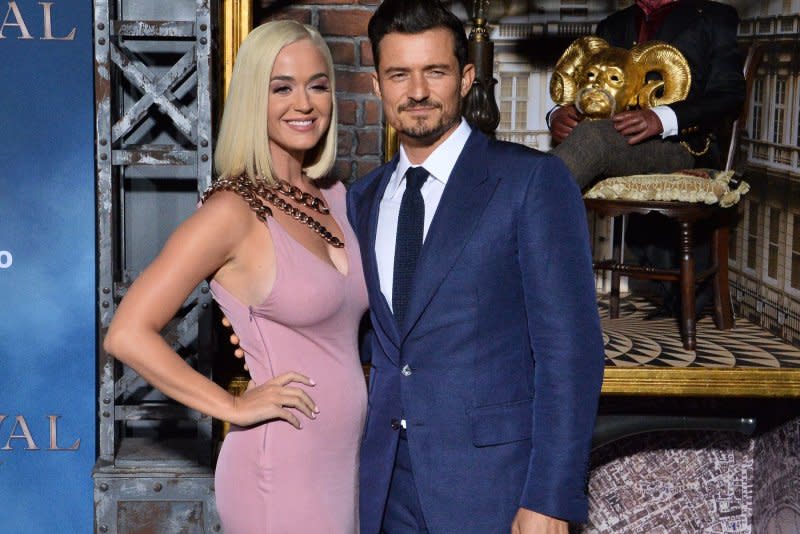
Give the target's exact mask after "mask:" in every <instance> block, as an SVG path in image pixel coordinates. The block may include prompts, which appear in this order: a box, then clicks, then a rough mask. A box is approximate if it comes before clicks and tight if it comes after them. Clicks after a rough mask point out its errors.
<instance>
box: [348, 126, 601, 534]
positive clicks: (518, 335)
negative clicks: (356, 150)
mask: <svg viewBox="0 0 800 534" xmlns="http://www.w3.org/2000/svg"><path fill="white" fill-rule="evenodd" d="M396 165H397V158H395V160H393V161H392V162H390V163H388V164H386V165H384V166H383V167H381V168H379V169H376V170H375V171H373V172H372V173H370V174H369V175H367V176H366V177H364V178H362V179H360V180H359V181H357V182H356V183H355V184H354V185H353V186H352V187H351V188H350V191H349V193H348V216H349V218H350V222H351V224H352V226H353V228H354V229H355V230H356V233H357V234H358V238H359V243H360V245H361V250H362V258H363V262H364V273H365V276H366V280H367V287H368V290H369V296H370V309H371V319H372V324H373V328H374V332H373V333H372V336H371V340H370V343H369V345H370V347H369V350H370V352H371V361H372V371H371V376H370V388H369V408H368V413H367V423H366V428H365V431H364V438H363V442H362V446H361V468H360V470H361V482H360V513H361V532H362V534H376V533H378V532H379V529H380V523H381V518H382V516H383V510H384V506H385V502H386V497H387V494H388V489H389V482H390V477H391V471H392V466H393V463H394V455H395V451H396V444H397V439H398V433H397V431H396V430H393V429H392V419H394V418H398V417H400V416H402V417H404V418H405V419H407V421H408V425H409V426H408V430H407V435H408V446H409V450H410V454H411V461H412V465H413V472H414V478H415V482H416V487H417V491H418V494H419V497H420V501H421V505H422V509H423V512H424V514H425V520H426V522H427V524H428V527H429V529H430V532H432V533H456V532H458V533H481V534H484V533H488V532H503V533H506V532H508V529H509V527H510V525H511V521H512V519H513V517H514V514H515V513H516V511H517V509H518V507H519V506H524V507H526V508H530V509H532V510H535V511H538V512H540V513H544V514H547V515H551V516H556V517H560V518H564V519H568V520H572V521H583V520H585V519H586V513H587V500H586V494H585V491H586V490H585V486H586V471H587V465H586V464H587V459H588V453H589V446H590V442H591V435H592V430H593V426H594V420H595V415H596V410H597V399H598V395H599V390H600V384H601V381H602V373H603V362H604V356H603V342H602V335H601V330H600V322H599V318H598V313H597V306H596V302H595V291H594V277H593V274H592V266H591V256H590V252H589V239H588V232H587V223H586V217H585V211H584V207H583V202H582V200H581V196H580V192H579V191H578V188H577V186H576V185H575V182H574V180H573V179H572V177H571V175H570V173H569V171H567V169H566V167H564V165H563V164H562V163H561V161H560V160H559V159H558V158H556V157H554V156H548V155H545V154H542V153H540V152H538V151H535V150H532V149H529V148H526V147H523V146H521V145H515V144H511V143H505V142H500V141H495V140H490V139H489V138H487V137H486V136H484V135H483V134H481V133H479V132H477V131H473V133H472V134H471V136H470V138H469V140H468V141H467V144H466V146H465V148H464V150H463V151H462V153H461V155H460V157H459V159H458V161H457V163H456V166H455V168H454V170H453V172H452V174H451V176H450V179H449V181H448V183H447V186H446V188H445V190H444V194H443V196H442V199H441V201H440V203H439V206H438V209H437V211H436V214H435V216H434V219H433V222H432V223H431V226H430V229H429V231H428V234H427V237H426V239H425V243H424V245H423V248H422V251H421V255H420V259H419V263H418V267H417V272H416V275H415V279H414V282H413V290H412V297H411V300H410V303H409V308H408V316H407V322H406V324H404V325H402V327H399V326H398V325H397V323H396V321H395V319H394V317H393V315H392V313H391V311H390V309H389V307H388V305H387V302H386V299H385V298H384V296H383V294H382V293H381V292H380V284H379V282H378V272H377V264H376V260H375V252H374V251H375V248H374V243H375V233H376V224H377V218H378V209H379V204H380V200H381V197H382V196H383V192H384V189H385V188H386V184H387V182H388V180H389V177H390V175H391V173H392V171H393V170H394V168H395V166H396ZM406 364H407V365H409V366H410V368H411V370H412V372H411V374H410V375H408V376H404V375H403V374H401V372H400V369H401V368H402V366H403V365H406Z"/></svg>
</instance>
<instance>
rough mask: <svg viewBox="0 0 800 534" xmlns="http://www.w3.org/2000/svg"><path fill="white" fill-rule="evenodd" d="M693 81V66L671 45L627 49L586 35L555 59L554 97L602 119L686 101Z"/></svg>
mask: <svg viewBox="0 0 800 534" xmlns="http://www.w3.org/2000/svg"><path fill="white" fill-rule="evenodd" d="M653 75H656V76H655V78H658V79H653V78H654V76H653ZM691 83H692V76H691V72H690V70H689V64H688V63H687V62H686V58H684V57H683V54H681V53H680V51H679V50H678V49H677V48H675V47H674V46H672V45H669V44H667V43H663V42H660V41H650V42H648V43H645V44H643V45H637V46H634V47H633V48H632V49H631V50H626V49H624V48H616V47H612V46H610V45H609V44H608V43H607V42H606V41H605V40H603V39H601V38H599V37H581V38H579V39H576V40H575V41H573V43H572V44H571V45H569V47H567V49H566V50H565V51H564V54H562V56H561V58H560V59H559V60H558V63H556V68H555V72H554V73H553V77H552V79H551V80H550V96H551V98H552V99H553V101H554V102H555V103H556V104H559V105H562V106H563V105H566V104H575V106H576V107H577V108H578V111H580V112H581V113H582V114H583V115H585V116H587V117H589V118H592V119H602V118H609V117H612V116H613V115H614V114H615V113H617V112H619V111H624V110H626V109H630V108H634V107H641V108H650V107H653V106H659V105H664V104H671V103H673V102H678V101H680V100H684V99H685V98H686V96H687V95H688V94H689V86H690V85H691Z"/></svg>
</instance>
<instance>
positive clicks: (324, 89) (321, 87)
mask: <svg viewBox="0 0 800 534" xmlns="http://www.w3.org/2000/svg"><path fill="white" fill-rule="evenodd" d="M311 89H312V90H314V91H321V92H327V91H330V87H329V86H328V84H326V83H320V84H316V85H312V86H311Z"/></svg>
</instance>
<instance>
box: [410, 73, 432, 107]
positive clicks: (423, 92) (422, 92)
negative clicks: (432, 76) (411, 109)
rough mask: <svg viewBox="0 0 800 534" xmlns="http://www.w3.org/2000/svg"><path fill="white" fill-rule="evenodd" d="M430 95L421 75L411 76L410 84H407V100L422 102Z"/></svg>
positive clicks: (426, 83) (426, 82)
mask: <svg viewBox="0 0 800 534" xmlns="http://www.w3.org/2000/svg"><path fill="white" fill-rule="evenodd" d="M429 94H430V90H429V88H428V80H426V79H425V76H424V75H423V74H421V73H420V74H415V75H413V76H411V83H410V84H409V88H408V96H409V98H413V99H414V100H424V99H426V98H427V97H428V96H429Z"/></svg>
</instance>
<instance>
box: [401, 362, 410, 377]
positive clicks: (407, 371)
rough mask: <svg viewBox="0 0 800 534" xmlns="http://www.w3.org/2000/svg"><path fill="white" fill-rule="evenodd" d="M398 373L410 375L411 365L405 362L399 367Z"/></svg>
mask: <svg viewBox="0 0 800 534" xmlns="http://www.w3.org/2000/svg"><path fill="white" fill-rule="evenodd" d="M400 374H401V375H403V376H411V367H409V366H408V364H405V365H404V366H403V368H402V369H400Z"/></svg>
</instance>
